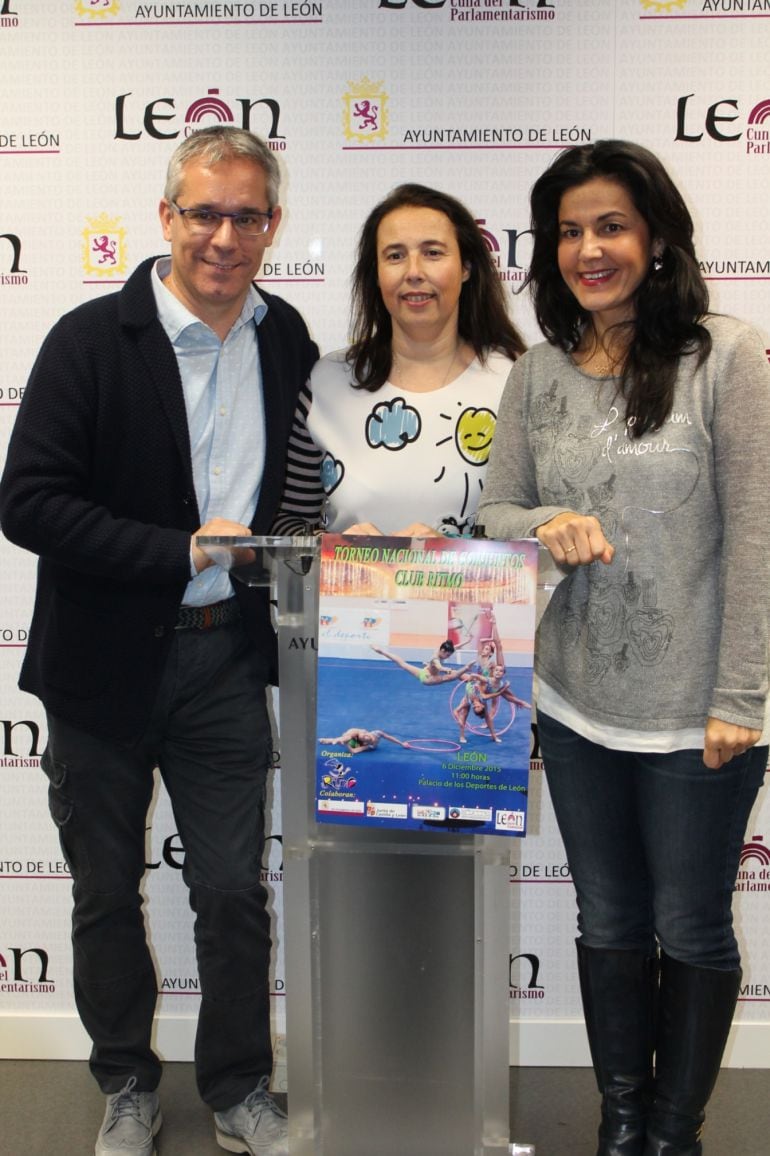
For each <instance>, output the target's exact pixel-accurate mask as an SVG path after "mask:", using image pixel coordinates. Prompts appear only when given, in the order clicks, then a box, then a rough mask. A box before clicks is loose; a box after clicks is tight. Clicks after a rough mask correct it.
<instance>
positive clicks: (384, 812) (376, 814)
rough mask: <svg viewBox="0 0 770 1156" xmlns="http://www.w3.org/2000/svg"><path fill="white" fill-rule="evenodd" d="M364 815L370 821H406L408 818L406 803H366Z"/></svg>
mask: <svg viewBox="0 0 770 1156" xmlns="http://www.w3.org/2000/svg"><path fill="white" fill-rule="evenodd" d="M366 814H367V815H368V816H369V818H370V819H406V818H407V817H408V812H407V805H406V803H375V802H368V803H367V804H366Z"/></svg>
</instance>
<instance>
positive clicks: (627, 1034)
mask: <svg viewBox="0 0 770 1156" xmlns="http://www.w3.org/2000/svg"><path fill="white" fill-rule="evenodd" d="M577 951H578V973H579V975H580V991H581V995H582V997H583V1011H584V1013H585V1021H586V1031H587V1032H588V1043H589V1046H590V1048H591V1059H592V1060H593V1065H594V1072H595V1073H596V1082H597V1083H598V1085H599V1091H600V1092H601V1093H602V1122H601V1124H600V1126H599V1147H598V1149H597V1156H642V1154H643V1153H644V1151H645V1148H644V1145H645V1136H646V1120H647V1111H648V1108H649V1105H650V1100H651V1096H652V1053H653V1047H654V1044H655V1019H656V1005H657V989H658V960H657V956H655V955H652V956H651V955H649V954H648V953H647V952H642V951H615V950H608V949H601V948H594V947H584V946H583V944H582V943H581V942H580V941H579V940H578V943H577Z"/></svg>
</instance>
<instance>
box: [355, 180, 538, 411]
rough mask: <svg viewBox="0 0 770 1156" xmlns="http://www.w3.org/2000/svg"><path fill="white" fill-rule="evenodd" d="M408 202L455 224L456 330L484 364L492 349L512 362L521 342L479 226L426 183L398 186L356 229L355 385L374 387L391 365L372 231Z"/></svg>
mask: <svg viewBox="0 0 770 1156" xmlns="http://www.w3.org/2000/svg"><path fill="white" fill-rule="evenodd" d="M405 206H410V207H413V208H418V209H435V210H436V211H437V212H439V213H443V214H444V216H446V217H448V218H449V220H450V221H451V222H452V225H453V227H454V231H455V235H456V237H457V244H458V246H459V248H460V259H461V261H462V263H463V265H464V266H466V267H467V268H468V269H470V276H469V277H468V279H467V281H465V282H463V286H462V291H461V293H460V303H459V317H458V332H459V335H460V337H461V338H462V340H463V341H467V343H468V344H469V345H471V346H472V347H473V350H474V352H475V354H476V356H477V357H478V358H479V360H480V361H481V362H482V364H483V363H484V361H486V358H487V355H488V353H489V352H490V350H492V349H498V350H500V351H501V352H502V353H507V354H508V356H509V357H510V358H511V359H512V360H514V359H515V358H517V357H519V356H520V355H521V354H522V353H523V352H524V350H525V349H526V346H525V344H524V341H523V339H522V337H521V336H520V334H519V332H518V330H517V329H516V327H515V326H514V324H513V322H512V321H511V319H510V317H509V316H508V311H507V309H506V304H505V295H504V293H503V287H502V285H501V284H500V278H499V277H498V275H497V270H496V269H495V265H494V262H493V260H492V255H491V253H490V251H489V249H488V248H487V246H486V244H485V242H484V238H483V236H482V234H481V230H480V229H479V227H478V225H477V224H476V222H475V221H474V219H473V217H472V216H471V214H470V212H469V211H468V209H466V207H465V205H463V204H461V202H460V201H458V200H456V199H455V198H454V197H450V196H449V195H448V194H447V193H440V192H438V190H437V189H429V188H427V187H426V186H425V185H399V186H398V188H396V189H394V190H393V191H392V192H391V193H389V195H388V196H387V197H386V198H385V199H384V200H383V201H380V203H379V204H378V205H375V207H374V208H373V209H372V211H371V213H370V214H369V216H368V217H367V218H366V221H365V222H364V225H363V228H362V229H361V236H360V237H359V241H358V254H357V259H356V264H355V268H354V269H353V276H352V324H351V331H352V339H351V346H350V349H349V350H348V354H347V359H348V361H349V363H350V365H351V366H352V367H353V377H354V379H355V384H356V385H357V386H358V387H359V388H361V389H368V390H370V391H374V390H376V389H379V388H380V386H381V385H383V384H384V383H385V382H386V381H387V379H388V374H389V373H390V367H391V340H392V337H393V326H392V323H391V319H390V314H389V313H388V311H387V309H386V308H385V305H384V303H383V300H382V294H381V293H380V287H379V284H378V280H377V230H378V228H379V226H380V222H381V221H382V220H383V218H384V217H387V215H388V213H392V212H394V211H395V210H396V209H401V208H404V207H405Z"/></svg>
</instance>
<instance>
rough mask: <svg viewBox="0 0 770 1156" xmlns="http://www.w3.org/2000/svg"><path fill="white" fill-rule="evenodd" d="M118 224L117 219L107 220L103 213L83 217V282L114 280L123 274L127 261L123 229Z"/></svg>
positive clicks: (107, 216) (118, 219)
mask: <svg viewBox="0 0 770 1156" xmlns="http://www.w3.org/2000/svg"><path fill="white" fill-rule="evenodd" d="M119 222H120V217H110V216H109V215H108V214H107V213H100V215H99V216H98V217H87V218H86V227H85V228H84V229H83V233H82V239H83V247H82V260H83V273H84V275H85V277H86V279H87V280H90V279H91V278H93V277H96V278H98V279H99V280H105V279H107V280H114V279H115V278H116V277H117V278H120V277H121V275H122V274H124V273H125V271H126V268H127V262H128V253H127V245H126V230H125V229H124V228H123V227H122V226H121V225H120V223H119Z"/></svg>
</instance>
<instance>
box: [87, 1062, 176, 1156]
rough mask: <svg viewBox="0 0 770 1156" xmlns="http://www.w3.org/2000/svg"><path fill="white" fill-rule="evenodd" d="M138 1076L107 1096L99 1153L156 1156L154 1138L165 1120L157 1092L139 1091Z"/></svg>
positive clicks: (123, 1155)
mask: <svg viewBox="0 0 770 1156" xmlns="http://www.w3.org/2000/svg"><path fill="white" fill-rule="evenodd" d="M135 1087H136V1077H135V1076H132V1077H131V1079H130V1080H129V1081H128V1083H127V1084H126V1086H125V1087H124V1088H121V1089H120V1091H119V1092H115V1093H114V1095H112V1096H108V1097H107V1111H106V1112H105V1113H104V1120H103V1122H102V1126H101V1128H100V1129H99V1135H98V1136H97V1137H96V1149H95V1156H113V1154H115V1153H117V1156H155V1143H154V1139H153V1138H154V1137H155V1136H156V1135H157V1133H158V1130H159V1129H160V1126H161V1124H162V1123H163V1119H162V1117H161V1114H160V1106H159V1104H158V1096H157V1093H156V1092H135V1091H134V1088H135Z"/></svg>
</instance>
